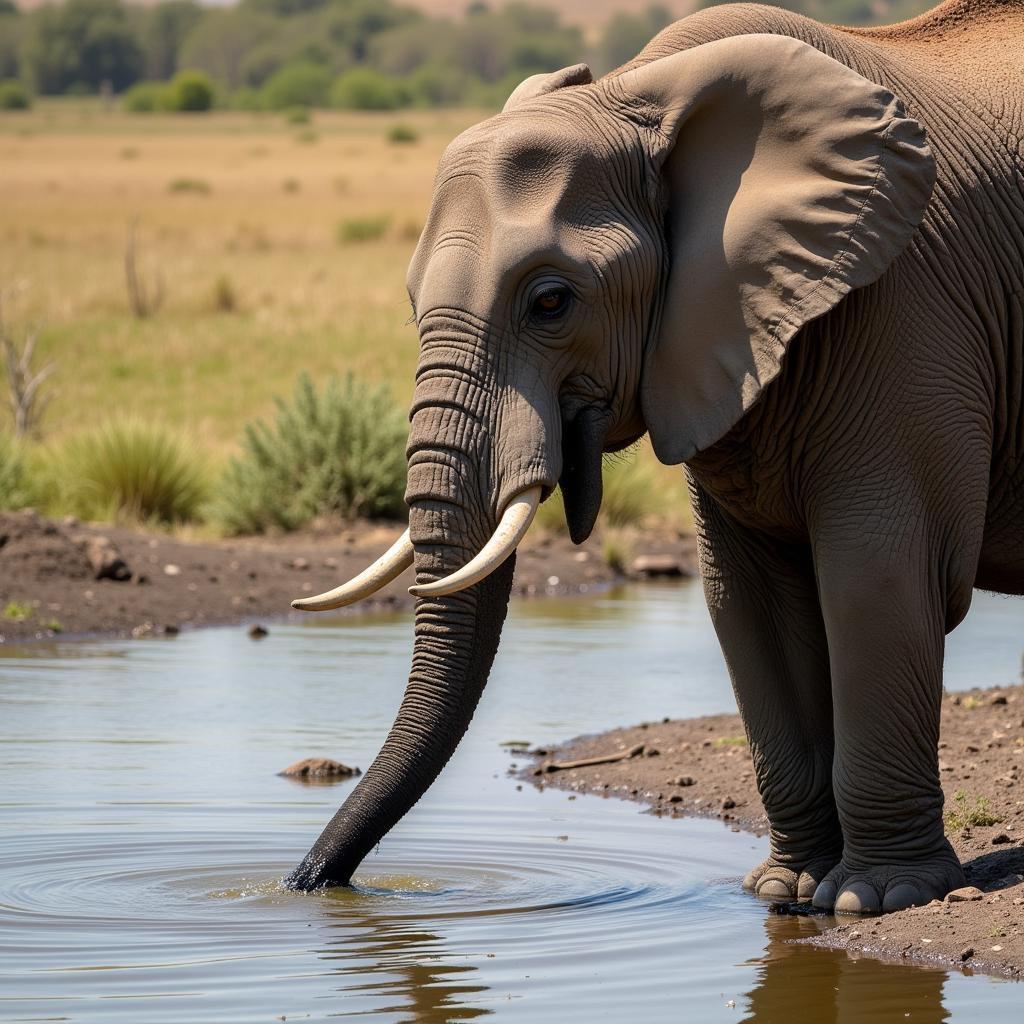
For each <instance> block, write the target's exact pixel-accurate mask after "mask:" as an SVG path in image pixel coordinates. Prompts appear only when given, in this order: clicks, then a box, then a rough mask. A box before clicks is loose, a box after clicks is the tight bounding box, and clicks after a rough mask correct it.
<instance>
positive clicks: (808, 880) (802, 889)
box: [796, 873, 818, 900]
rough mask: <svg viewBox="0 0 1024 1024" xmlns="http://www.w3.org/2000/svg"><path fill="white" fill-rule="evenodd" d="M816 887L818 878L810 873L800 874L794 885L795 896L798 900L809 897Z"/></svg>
mask: <svg viewBox="0 0 1024 1024" xmlns="http://www.w3.org/2000/svg"><path fill="white" fill-rule="evenodd" d="M817 889H818V880H817V879H816V878H814V877H812V876H811V875H808V874H806V873H805V874H802V875H801V876H800V881H799V882H798V883H797V887H796V898H797V899H798V900H809V899H811V898H812V897H813V896H814V894H815V892H816V891H817Z"/></svg>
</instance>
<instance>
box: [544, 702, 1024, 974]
mask: <svg viewBox="0 0 1024 1024" xmlns="http://www.w3.org/2000/svg"><path fill="white" fill-rule="evenodd" d="M641 746H642V750H640V751H637V748H638V747H641ZM939 747H940V749H939V765H940V776H941V779H942V788H943V791H944V793H945V797H946V831H947V834H948V835H949V839H950V841H951V842H952V844H953V847H954V849H955V850H956V852H957V854H958V856H959V857H960V859H961V861H962V862H963V865H964V871H965V873H966V875H967V884H968V886H973V887H975V888H976V889H977V890H978V891H977V892H974V893H971V892H967V893H964V894H963V895H964V897H965V898H964V899H962V900H950V899H947V900H944V901H935V902H934V903H932V904H929V905H928V906H925V907H915V908H911V909H909V910H903V911H899V912H898V913H893V914H882V915H878V916H872V917H863V918H860V917H858V918H853V917H851V918H846V919H844V918H840V919H839V923H837V924H836V925H835V926H834V927H832V928H829V929H827V930H825V931H824V932H822V933H821V934H820V935H817V936H815V937H812V938H809V939H801V940H799V941H801V942H807V943H810V944H813V945H818V946H824V947H828V948H833V949H847V950H849V951H850V952H851V953H860V954H866V955H871V956H876V957H880V958H882V959H895V960H905V961H911V962H918V963H931V964H942V965H946V966H954V967H958V968H961V969H964V970H967V971H978V972H982V973H987V974H997V975H1004V976H1007V977H1012V978H1018V979H1021V978H1024V686H1010V687H1002V688H999V689H989V690H973V691H970V692H966V693H956V694H947V695H946V696H945V697H944V699H943V706H942V733H941V740H940V744H939ZM624 752H625V753H629V752H633V756H631V757H627V758H624V759H623V760H619V761H614V762H610V763H607V762H606V763H603V764H592V765H589V766H584V767H575V768H566V769H562V770H551V765H552V763H554V764H556V765H558V764H562V763H564V762H567V761H568V762H573V761H578V760H586V759H590V758H600V757H604V756H614V755H616V754H622V753H624ZM532 753H533V756H534V761H533V763H532V765H531V766H530V767H529V768H528V769H526V773H525V774H526V776H527V777H528V778H530V779H531V780H532V781H533V782H535V783H536V784H537V785H540V786H557V787H559V788H562V789H570V790H575V791H577V792H581V793H599V794H606V795H612V796H618V797H623V798H625V799H630V800H636V801H638V802H640V803H643V804H647V805H649V806H650V808H651V809H652V810H653V812H654V813H656V814H660V815H672V816H674V815H682V814H688V815H700V816H705V817H716V818H720V819H722V820H723V821H724V822H726V823H727V824H729V825H730V826H731V827H732V828H734V829H736V830H740V829H743V830H746V831H751V832H755V833H757V834H759V835H761V834H764V833H765V832H766V831H767V820H766V818H765V814H764V808H763V806H762V804H761V800H760V798H759V796H758V794H757V787H756V784H755V782H754V770H753V765H752V763H751V758H750V751H749V748H748V747H747V745H746V741H745V737H744V733H743V726H742V723H741V722H740V718H739V716H738V715H716V716H713V717H707V718H695V719H688V720H684V721H670V720H668V719H666V720H664V721H662V722H656V723H643V724H641V725H637V726H634V727H631V728H624V729H613V730H611V731H609V732H606V733H602V734H600V735H598V736H586V737H581V738H579V739H575V740H572V741H570V742H568V743H566V744H565V745H563V746H560V747H557V748H548V749H545V750H536V751H533V752H532ZM751 866H752V867H753V865H751ZM795 909H797V910H798V911H799V910H801V909H803V910H806V909H809V908H795Z"/></svg>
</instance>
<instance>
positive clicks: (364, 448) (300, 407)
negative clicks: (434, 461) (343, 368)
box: [211, 374, 407, 534]
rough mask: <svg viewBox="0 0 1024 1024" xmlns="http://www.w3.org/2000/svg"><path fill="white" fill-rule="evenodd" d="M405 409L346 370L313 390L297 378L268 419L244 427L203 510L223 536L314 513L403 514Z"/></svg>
mask: <svg viewBox="0 0 1024 1024" xmlns="http://www.w3.org/2000/svg"><path fill="white" fill-rule="evenodd" d="M406 433H407V426H406V417H405V413H404V412H402V411H401V410H399V409H398V407H397V406H395V405H394V403H393V402H392V400H391V397H390V395H389V394H388V391H387V390H386V389H385V388H380V389H376V390H374V389H371V388H368V387H366V386H365V385H362V384H359V383H357V382H356V381H355V380H354V379H353V378H352V377H351V376H349V377H348V378H347V379H346V380H345V381H344V382H343V383H342V382H339V381H337V380H335V379H331V380H329V381H328V383H327V385H326V387H325V388H324V389H323V391H321V392H318V391H317V390H316V388H315V387H314V385H313V382H312V381H311V380H310V378H309V376H308V375H306V374H303V375H302V376H301V377H299V380H298V383H297V384H296V387H295V395H294V397H293V399H292V401H291V402H290V403H288V402H285V401H283V400H281V399H278V402H277V418H276V420H275V422H274V424H273V425H268V424H267V423H265V422H263V421H257V422H255V423H250V424H249V425H248V426H247V427H246V428H245V437H244V439H243V442H242V444H243V448H244V451H243V454H242V455H241V456H240V457H238V458H235V459H232V460H231V463H230V465H229V466H228V469H227V472H226V473H225V475H224V478H223V480H222V482H221V485H220V488H219V493H218V495H217V498H216V500H215V502H214V504H213V507H212V509H211V515H212V518H213V519H214V520H215V521H216V522H218V523H219V524H220V526H221V528H222V529H223V530H224V531H225V532H227V533H231V534H240V533H261V532H263V531H265V530H268V529H273V528H276V529H284V530H294V529H298V528H299V527H301V526H304V525H306V524H307V523H309V522H310V521H311V520H313V519H314V518H315V517H317V516H321V515H338V516H343V517H345V518H351V517H354V516H367V517H370V518H374V517H388V516H402V515H403V514H404V512H405V503H404V491H405V440H406Z"/></svg>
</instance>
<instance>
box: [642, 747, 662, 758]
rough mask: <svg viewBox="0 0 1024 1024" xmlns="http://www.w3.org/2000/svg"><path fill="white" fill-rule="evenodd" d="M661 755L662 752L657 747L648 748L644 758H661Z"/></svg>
mask: <svg viewBox="0 0 1024 1024" xmlns="http://www.w3.org/2000/svg"><path fill="white" fill-rule="evenodd" d="M660 755H661V751H660V750H658V748H657V747H648V748H647V749H646V750H645V751H644V757H659V756H660Z"/></svg>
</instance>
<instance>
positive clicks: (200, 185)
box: [167, 178, 210, 196]
mask: <svg viewBox="0 0 1024 1024" xmlns="http://www.w3.org/2000/svg"><path fill="white" fill-rule="evenodd" d="M167 191H168V192H197V193H199V195H203V196H205V195H206V194H207V193H209V191H210V183H209V182H208V181H203V179H202V178H175V179H174V180H173V181H169V182H168V183H167Z"/></svg>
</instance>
